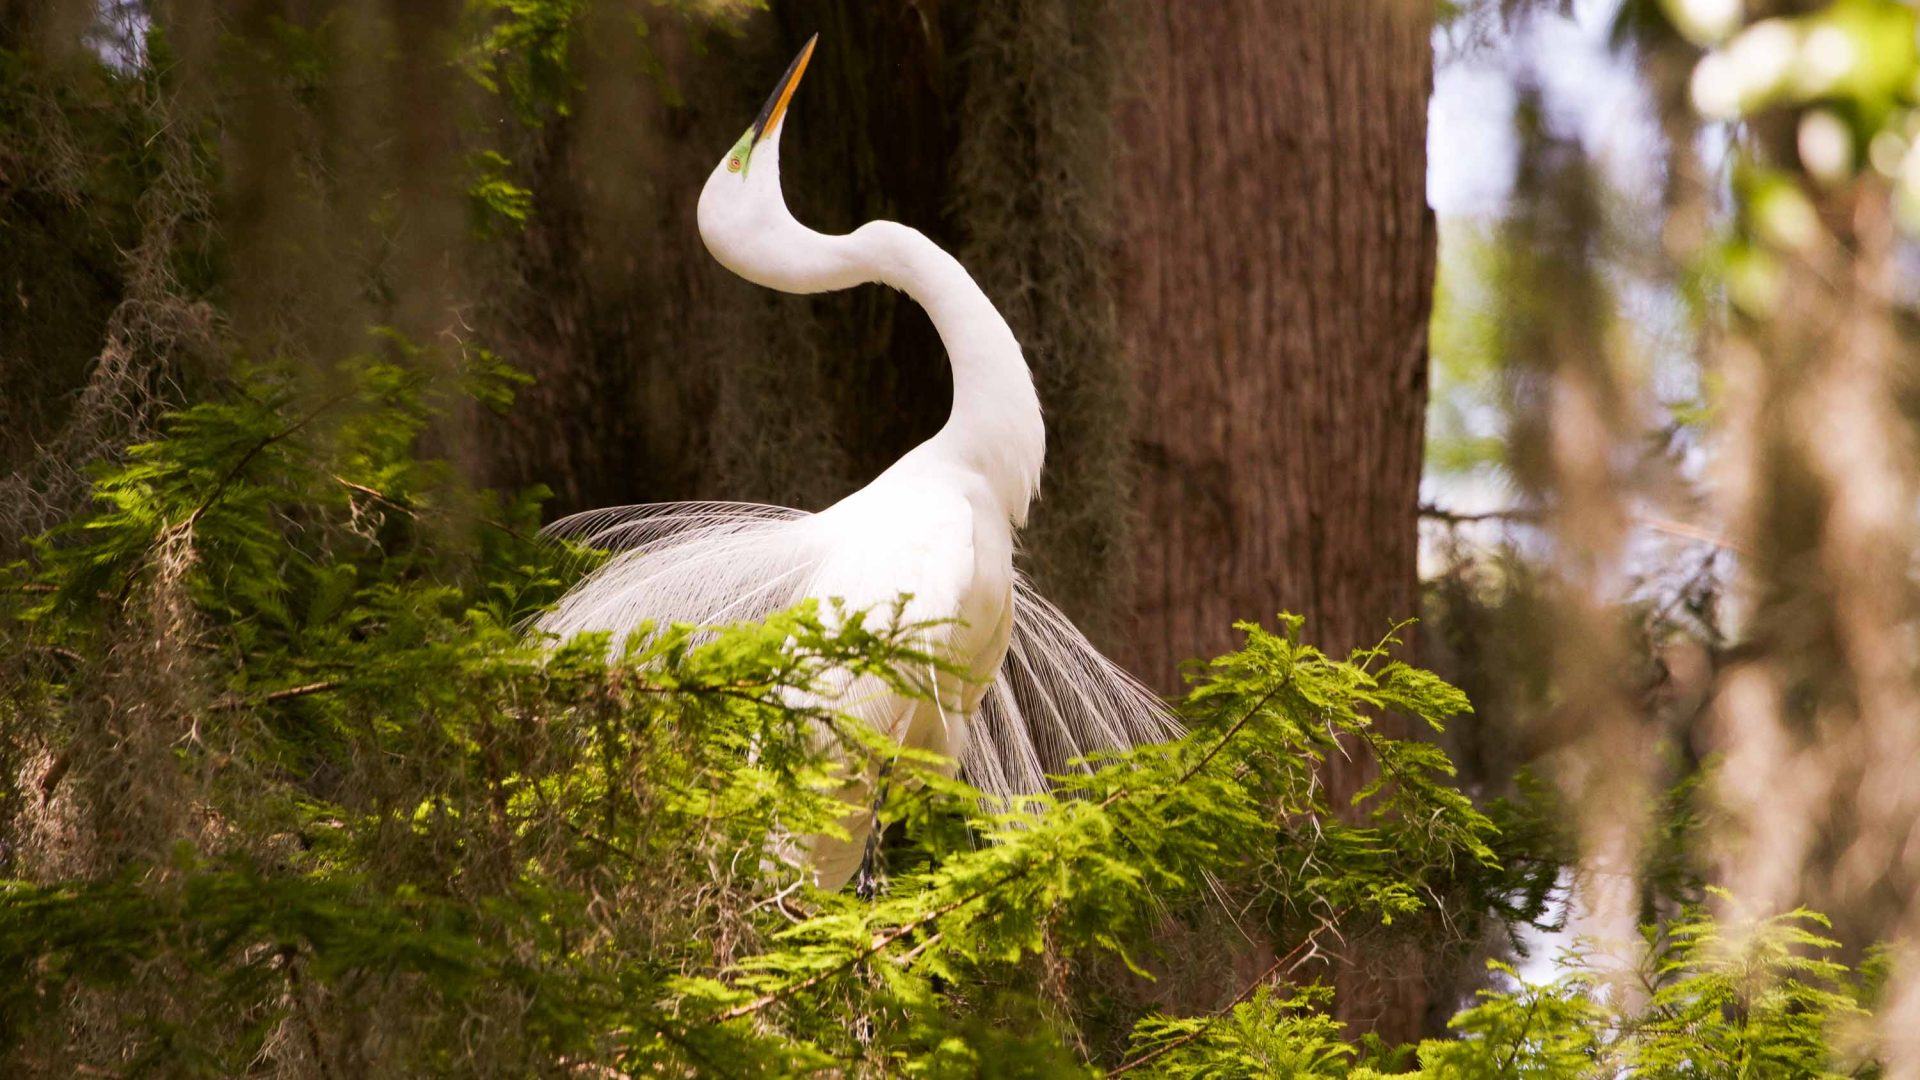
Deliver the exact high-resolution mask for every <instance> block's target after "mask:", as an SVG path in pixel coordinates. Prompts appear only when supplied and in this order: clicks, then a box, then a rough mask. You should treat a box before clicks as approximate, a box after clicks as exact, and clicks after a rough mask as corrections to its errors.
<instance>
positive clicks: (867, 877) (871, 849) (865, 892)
mask: <svg viewBox="0 0 1920 1080" xmlns="http://www.w3.org/2000/svg"><path fill="white" fill-rule="evenodd" d="M886 885H887V880H886V877H885V876H884V875H883V874H882V873H881V870H880V830H879V829H877V828H876V829H872V830H870V831H868V833H867V850H866V852H865V854H863V855H861V857H860V869H858V870H856V871H854V874H853V895H855V896H858V897H859V898H860V899H862V900H872V899H873V898H874V897H876V896H879V895H880V893H881V891H882V890H883V889H885V888H886Z"/></svg>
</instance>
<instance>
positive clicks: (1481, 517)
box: [1420, 503, 1752, 556]
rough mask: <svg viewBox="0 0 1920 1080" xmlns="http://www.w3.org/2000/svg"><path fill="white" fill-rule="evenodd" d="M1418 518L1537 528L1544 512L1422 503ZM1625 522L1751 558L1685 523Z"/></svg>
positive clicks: (1648, 517) (1638, 518) (1645, 517)
mask: <svg viewBox="0 0 1920 1080" xmlns="http://www.w3.org/2000/svg"><path fill="white" fill-rule="evenodd" d="M1420 516H1421V517H1423V518H1426V519H1428V520H1430V521H1443V522H1446V523H1447V524H1449V525H1473V524H1477V523H1479V522H1482V521H1517V522H1522V523H1526V524H1538V523H1540V522H1542V521H1545V520H1546V517H1547V515H1546V512H1545V511H1544V510H1541V509H1539V508H1537V507H1515V508H1513V509H1510V510H1483V511H1481V512H1479V513H1474V514H1464V513H1459V512H1457V511H1453V510H1443V509H1441V508H1440V507H1438V506H1434V505H1433V504H1431V503H1422V504H1421V505H1420ZM1627 520H1629V521H1631V522H1633V523H1634V524H1635V525H1639V526H1641V527H1642V528H1647V529H1652V530H1653V531H1654V532H1661V533H1666V534H1667V535H1668V536H1677V537H1680V538H1681V539H1683V540H1694V541H1697V542H1699V543H1702V544H1710V545H1712V546H1714V547H1717V548H1725V549H1726V550H1728V551H1731V552H1734V553H1735V554H1737V555H1742V556H1747V555H1751V554H1752V553H1751V552H1750V551H1748V550H1747V549H1746V548H1745V547H1743V546H1742V545H1740V544H1738V543H1736V542H1734V541H1732V540H1729V539H1727V538H1726V537H1724V536H1721V535H1720V534H1719V533H1716V532H1713V531H1712V530H1710V529H1705V528H1702V527H1700V526H1698V525H1692V524H1689V523H1687V522H1684V521H1675V520H1673V519H1672V518H1664V517H1656V516H1654V515H1652V514H1628V515H1627Z"/></svg>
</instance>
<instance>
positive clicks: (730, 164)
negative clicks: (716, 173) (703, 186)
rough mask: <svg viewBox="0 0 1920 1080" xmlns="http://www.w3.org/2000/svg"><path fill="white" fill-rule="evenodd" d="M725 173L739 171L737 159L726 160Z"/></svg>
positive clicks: (738, 160)
mask: <svg viewBox="0 0 1920 1080" xmlns="http://www.w3.org/2000/svg"><path fill="white" fill-rule="evenodd" d="M727 171H728V172H739V171H740V159H739V158H728V159H727Z"/></svg>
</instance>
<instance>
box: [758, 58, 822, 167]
mask: <svg viewBox="0 0 1920 1080" xmlns="http://www.w3.org/2000/svg"><path fill="white" fill-rule="evenodd" d="M819 40H820V35H819V34H815V35H813V36H812V37H810V38H808V39H807V43H806V45H805V46H804V47H802V48H801V50H800V55H799V56H796V57H794V58H793V63H791V64H788V65H787V73H786V74H785V75H782V76H781V77H780V85H778V86H776V87H774V89H773V96H772V97H770V98H768V99H767V103H766V104H765V105H763V106H761V107H760V115H759V116H756V117H754V119H753V141H754V144H755V145H758V144H759V142H760V140H761V139H763V138H765V137H766V134H767V132H769V131H772V130H773V129H774V128H776V127H778V126H779V125H780V118H781V117H782V116H785V115H786V112H787V102H789V101H792V100H793V91H794V89H795V88H797V87H798V86H799V85H800V76H802V75H805V74H806V73H807V61H808V60H811V59H813V45H814V42H816V41H819Z"/></svg>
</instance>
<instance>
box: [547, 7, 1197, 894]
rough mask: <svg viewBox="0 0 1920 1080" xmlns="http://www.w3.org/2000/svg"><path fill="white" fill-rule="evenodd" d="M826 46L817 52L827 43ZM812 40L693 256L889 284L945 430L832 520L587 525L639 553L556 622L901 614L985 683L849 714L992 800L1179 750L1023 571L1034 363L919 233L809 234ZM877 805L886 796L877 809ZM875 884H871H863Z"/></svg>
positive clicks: (844, 860)
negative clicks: (920, 342)
mask: <svg viewBox="0 0 1920 1080" xmlns="http://www.w3.org/2000/svg"><path fill="white" fill-rule="evenodd" d="M815 40H817V35H816V38H815ZM813 48H814V41H808V42H807V45H806V47H805V48H804V49H802V50H801V52H800V54H799V55H798V56H797V57H795V58H794V61H793V63H792V64H791V65H790V66H789V67H788V69H787V73H786V75H785V76H784V77H783V78H782V79H781V80H780V84H779V86H778V87H777V88H776V89H775V90H774V92H773V95H772V97H770V98H769V99H768V100H767V103H766V106H765V107H764V108H762V109H761V111H760V115H759V117H758V118H756V119H755V120H754V123H753V126H752V127H750V128H748V129H747V131H746V132H745V133H744V134H743V135H741V136H740V139H739V141H738V142H736V143H735V144H734V146H733V148H732V149H731V150H729V151H728V152H727V154H726V156H725V157H723V158H722V159H721V160H720V163H719V164H718V165H717V166H716V167H715V168H714V170H713V174H712V175H711V176H710V177H708V179H707V183H706V187H705V188H704V189H703V190H702V191H701V193H700V205H699V225H700V235H701V238H702V239H703V240H704V241H705V243H706V246H707V250H708V251H710V252H712V254H713V256H714V258H716V259H718V260H719V261H720V263H721V264H722V265H724V266H726V267H727V268H728V269H729V270H732V271H733V272H734V273H736V274H738V275H740V276H741V277H743V278H745V279H747V280H748V281H751V282H754V283H756V284H759V285H764V286H766V287H768V288H772V289H779V290H781V291H783V292H790V293H819V292H829V291H833V290H837V289H849V288H853V287H854V286H856V285H861V284H866V283H872V282H877V283H880V284H883V285H888V286H891V287H893V288H896V289H899V290H900V291H902V292H904V293H906V294H907V295H908V296H910V297H912V298H913V299H914V300H915V301H917V302H918V303H919V304H920V305H921V306H922V307H923V308H925V309H926V311H927V314H928V315H929V316H930V317H931V319H932V322H933V325H934V327H935V329H936V330H937V331H938V332H939V335H940V339H941V341H942V342H943V343H944V344H945V346H946V349H947V355H948V359H949V361H950V363H951V364H952V368H953V411H952V414H951V415H950V417H949V418H948V420H947V423H946V425H945V426H944V427H942V428H941V429H940V431H939V432H938V433H937V434H935V435H934V436H933V437H932V438H930V439H928V440H927V441H926V442H924V443H922V444H920V445H919V446H917V447H915V448H914V449H913V450H912V451H910V452H908V453H907V454H906V456H904V457H902V458H901V459H900V460H899V461H897V462H895V463H894V465H893V466H892V467H891V468H889V469H887V470H886V471H885V472H884V473H882V474H881V475H880V476H879V477H878V478H876V479H875V480H874V481H873V482H872V483H870V484H868V485H867V486H866V487H864V488H861V489H860V490H859V491H856V492H854V493H853V494H851V495H849V496H847V497H846V498H844V499H842V500H840V501H839V502H837V503H835V504H834V505H832V506H830V507H828V508H827V509H825V510H822V511H820V512H818V513H812V514H808V513H802V512H800V511H797V510H789V509H785V508H781V507H772V506H760V505H753V504H745V503H673V504H659V505H651V506H638V507H624V508H619V509H616V510H606V511H596V512H592V513H588V514H583V515H577V516H576V517H574V518H569V519H567V520H566V521H563V522H560V523H558V524H557V525H556V526H555V528H556V529H557V530H559V531H561V532H563V533H566V534H569V535H573V536H576V537H578V538H580V539H582V540H584V541H585V542H587V543H589V544H592V545H595V546H600V547H608V548H619V549H624V550H622V551H621V553H620V554H618V555H616V556H615V557H614V558H612V559H611V560H610V561H608V562H607V563H606V564H604V565H603V566H601V567H600V568H599V569H598V570H597V571H595V572H594V573H593V574H592V575H590V576H589V577H587V578H586V579H585V580H583V581H582V582H581V583H580V584H579V585H578V586H576V587H575V588H574V589H573V591H572V592H570V593H569V594H568V595H567V596H566V597H565V598H563V599H562V600H561V601H560V603H559V604H558V605H556V607H555V608H554V610H553V611H552V612H550V613H549V614H548V615H547V616H546V617H545V618H544V619H543V620H542V622H541V627H542V629H544V630H547V631H549V632H551V633H555V634H558V635H561V636H570V635H572V634H576V633H579V632H582V631H588V630H610V631H613V632H614V633H615V634H616V636H619V635H623V634H625V633H627V632H630V631H631V630H633V629H634V628H636V627H637V626H639V625H640V624H641V623H642V622H644V621H647V620H653V621H655V622H656V623H657V624H662V625H664V624H665V623H668V622H686V623H693V624H697V625H713V624H718V623H724V622H730V621H739V620H743V619H751V618H755V617H763V616H765V615H766V614H768V613H770V612H773V611H778V610H782V609H784V608H787V607H789V606H792V605H793V604H796V603H798V602H800V601H801V600H803V599H806V598H810V597H811V598H817V599H820V600H822V601H827V600H838V601H841V602H842V603H843V604H844V607H845V609H846V610H857V609H862V608H867V609H877V608H888V607H889V606H890V605H892V604H893V603H894V602H895V601H896V599H897V598H899V597H900V596H901V595H902V594H910V596H911V599H910V600H909V601H908V602H907V603H906V604H905V607H904V610H903V612H902V615H903V618H904V620H905V621H907V622H911V623H923V622H925V623H933V622H938V623H939V625H938V626H937V627H936V628H935V629H934V630H932V631H931V632H930V633H929V634H928V635H927V640H924V641H923V642H922V643H921V644H922V645H923V646H924V647H925V648H926V649H927V651H929V652H932V653H934V654H935V655H939V656H942V657H944V658H946V659H948V660H950V661H952V662H953V663H954V664H955V665H956V666H958V667H959V668H960V669H962V670H964V671H969V672H972V673H973V678H971V679H965V678H953V677H949V676H947V675H945V674H940V673H936V674H935V675H934V677H933V679H932V681H933V683H934V685H933V686H932V687H931V691H932V692H931V694H930V695H929V696H928V697H927V698H926V699H915V698H910V697H905V696H900V695H895V694H892V693H888V692H886V691H885V688H884V687H880V686H875V685H868V686H864V687H863V686H857V685H856V686H851V687H845V688H843V689H844V690H846V691H847V692H846V693H844V694H843V695H842V696H841V698H840V700H841V701H844V702H850V703H852V707H851V710H850V711H852V712H854V713H855V714H856V715H857V716H859V717H860V718H862V719H863V720H865V721H866V722H869V723H872V724H874V725H875V726H876V727H877V728H878V729H879V730H881V731H883V732H885V733H886V734H888V735H889V736H891V737H892V738H893V739H896V740H898V741H899V743H900V744H901V745H903V746H911V747H919V748H925V749H929V750H933V751H936V752H938V753H941V754H944V755H946V756H948V757H949V758H952V759H954V760H956V761H958V762H959V763H960V765H961V767H962V768H963V769H964V770H965V773H966V775H967V778H968V780H969V781H970V782H972V783H973V784H974V785H975V786H977V787H979V788H980V789H981V790H983V791H985V792H987V793H989V794H990V795H997V796H1003V797H1004V796H1013V795H1018V794H1024V793H1037V792H1041V791H1044V790H1046V787H1047V780H1046V776H1047V774H1048V773H1050V772H1051V773H1059V772H1061V771H1062V770H1064V769H1066V768H1068V767H1070V763H1071V762H1072V761H1073V759H1075V758H1078V757H1080V756H1081V755H1084V754H1088V753H1091V752H1094V751H1099V750H1112V749H1119V748H1124V747H1129V746H1134V745H1138V744H1140V743H1143V742H1147V741H1153V740H1157V739H1163V738H1166V737H1168V736H1170V735H1172V734H1175V733H1177V731H1178V727H1177V725H1176V724H1175V723H1174V721H1173V720H1172V718H1171V717H1170V716H1169V714H1168V712H1167V710H1166V709H1165V707H1164V705H1163V704H1162V703H1161V702H1160V700H1159V699H1158V698H1156V697H1155V696H1154V695H1153V694H1152V693H1151V692H1149V691H1147V690H1146V689H1145V688H1144V687H1142V686H1141V685H1140V684H1139V683H1138V682H1137V681H1135V680H1134V679H1133V678H1131V677H1130V676H1128V675H1127V674H1126V672H1124V671H1122V670H1121V669H1120V668H1118V667H1117V666H1115V665H1114V664H1113V663H1111V662H1110V661H1108V660H1107V659H1106V658H1105V657H1103V656H1101V655H1100V653H1099V652H1098V651H1097V650H1095V649H1094V648H1093V646H1092V645H1090V644H1089V643H1088V642H1087V640H1086V638H1085V637H1084V636H1082V635H1081V634H1080V632H1079V631H1078V630H1076V629H1075V628H1074V626H1073V624H1072V623H1071V622H1069V621H1068V620H1067V618H1066V617H1065V616H1064V615H1062V614H1061V613H1060V612H1059V611H1058V610H1057V609H1056V608H1054V607H1053V606H1052V605H1051V604H1049V603H1047V602H1046V601H1045V600H1044V599H1042V598H1041V597H1040V596H1039V595H1038V594H1037V593H1035V592H1034V590H1033V588H1032V586H1031V585H1030V584H1029V583H1028V582H1027V581H1026V580H1025V578H1024V577H1023V576H1022V575H1021V574H1020V573H1019V572H1018V571H1017V570H1015V568H1014V563H1013V558H1014V548H1015V544H1014V530H1015V529H1016V528H1017V527H1019V526H1020V525H1022V524H1024V523H1025V522H1026V520H1027V509H1028V506H1029V504H1030V503H1031V502H1032V501H1033V500H1034V499H1035V498H1036V497H1037V494H1038V489H1039V485H1040V468H1041V462H1042V459H1043V457H1044V455H1045V451H1046V429H1045V426H1044V424H1043V423H1042V420H1041V414H1040V401H1039V398H1038V396H1037V395H1036V394H1035V393H1034V387H1033V377H1032V374H1031V373H1030V372H1029V371H1028V369H1027V364H1026V361H1025V359H1024V358H1023V357H1022V355H1021V351H1020V344H1019V342H1018V341H1016V340H1015V339H1014V336H1013V331H1012V330H1011V329H1009V328H1008V326H1007V323H1006V320H1004V319H1002V318H1001V317H1000V313H999V312H998V311H997V310H995V308H994V306H993V304H992V302H991V301H989V300H988V299H987V297H986V294H985V293H983V292H982V291H981V290H980V287H979V286H978V285H976V284H975V283H974V281H973V278H972V277H971V276H969V275H968V273H967V271H966V270H965V268H963V267H962V266H961V265H960V263H959V262H958V261H956V260H955V259H954V258H953V257H952V256H951V255H949V254H947V253H946V252H945V251H943V250H941V249H940V247H939V246H938V245H936V244H934V243H933V242H932V241H931V240H929V239H927V238H926V237H925V236H923V235H921V234H920V233H919V232H917V231H915V230H913V229H911V228H908V227H906V226H904V225H899V224H896V223H894V222H891V221H874V222H869V223H868V224H866V225H862V226H861V227H860V228H858V229H856V230H854V231H853V232H852V233H849V234H847V235H844V236H829V235H825V234H822V233H819V232H815V231H814V230H812V229H809V228H807V227H806V226H804V225H802V224H800V223H799V222H798V221H796V220H794V218H793V215H792V214H791V213H789V212H788V210H787V206H786V201H785V199H784V197H783V196H782V195H781V190H780V135H781V131H782V126H783V121H784V120H785V118H786V115H787V106H788V103H789V102H790V101H791V100H792V97H793V93H794V89H795V88H796V87H797V86H798V85H799V83H800V79H801V76H802V75H803V74H805V72H806V68H807V62H808V60H809V59H810V58H811V57H812V55H813ZM877 779H878V776H877V772H876V771H869V772H868V773H867V775H866V777H865V778H864V780H863V781H856V782H854V783H853V784H851V785H850V786H849V788H848V790H847V791H845V792H843V793H841V797H842V798H845V799H846V800H847V801H848V802H849V804H850V805H852V806H858V807H862V808H863V809H862V811H861V812H858V813H851V814H850V815H849V817H848V818H847V820H846V822H845V824H846V825H847V827H848V830H849V831H850V832H851V833H852V839H851V840H850V841H839V840H837V839H828V838H824V837H816V838H813V839H812V840H810V841H808V842H807V843H806V845H805V846H806V849H807V850H806V852H805V854H804V856H803V858H804V860H805V862H806V864H807V865H808V867H809V868H810V870H811V872H812V874H813V876H814V878H815V881H816V882H817V883H818V884H819V885H820V886H821V887H823V888H829V889H832V888H838V887H839V886H841V885H842V884H844V883H845V882H846V880H847V879H848V878H849V877H850V876H851V875H852V873H853V872H854V870H855V869H856V867H858V866H860V865H861V863H862V856H863V852H864V853H865V854H866V855H868V856H870V855H871V853H872V844H871V842H870V841H871V840H872V839H875V838H872V837H871V836H870V832H871V828H872V825H873V815H872V814H869V813H867V812H866V811H865V810H864V808H865V807H866V805H867V803H868V801H869V799H870V798H871V796H872V790H873V788H874V786H875V783H876V780H877ZM882 797H884V792H883V793H882ZM863 878H864V875H863Z"/></svg>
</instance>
